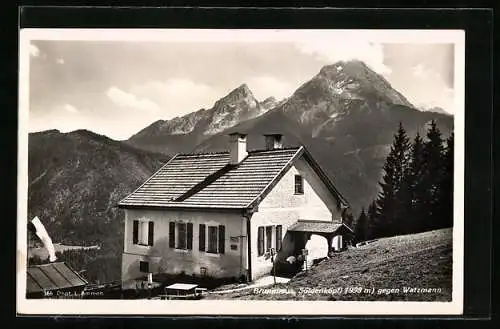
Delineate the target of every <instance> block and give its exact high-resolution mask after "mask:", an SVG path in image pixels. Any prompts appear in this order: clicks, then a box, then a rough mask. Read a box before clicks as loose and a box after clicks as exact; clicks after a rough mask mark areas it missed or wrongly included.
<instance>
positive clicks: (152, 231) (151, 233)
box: [148, 222, 155, 246]
mask: <svg viewBox="0 0 500 329" xmlns="http://www.w3.org/2000/svg"><path fill="white" fill-rule="evenodd" d="M148 225H149V227H148V246H152V245H153V242H154V236H155V222H149V224H148Z"/></svg>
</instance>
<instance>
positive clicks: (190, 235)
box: [186, 223, 193, 250]
mask: <svg viewBox="0 0 500 329" xmlns="http://www.w3.org/2000/svg"><path fill="white" fill-rule="evenodd" d="M186 249H188V250H191V249H193V223H187V246H186Z"/></svg>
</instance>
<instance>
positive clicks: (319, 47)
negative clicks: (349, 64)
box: [296, 38, 391, 75]
mask: <svg viewBox="0 0 500 329" xmlns="http://www.w3.org/2000/svg"><path fill="white" fill-rule="evenodd" d="M296 47H297V48H298V49H299V50H300V51H301V52H303V53H305V54H308V55H312V56H314V57H315V58H316V59H318V60H321V61H323V62H326V63H325V64H333V63H335V62H337V61H341V60H352V59H357V60H361V61H363V62H364V63H365V64H366V65H368V66H370V67H371V68H372V69H373V70H374V71H375V72H377V73H379V74H383V75H388V74H390V73H391V69H390V68H389V67H387V66H386V65H385V64H384V51H383V46H382V45H381V44H376V43H371V42H360V41H353V40H335V41H328V40H325V39H319V38H311V39H309V40H304V41H300V42H298V43H296Z"/></svg>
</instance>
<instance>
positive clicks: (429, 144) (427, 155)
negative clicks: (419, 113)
mask: <svg viewBox="0 0 500 329" xmlns="http://www.w3.org/2000/svg"><path fill="white" fill-rule="evenodd" d="M422 155H423V163H424V164H425V167H424V170H423V173H422V189H423V191H422V192H424V194H423V195H422V198H423V200H422V209H420V210H419V211H418V212H419V213H421V214H422V215H424V216H425V217H423V220H424V224H423V225H424V230H432V229H436V228H438V227H439V226H440V218H439V216H440V214H439V209H440V208H441V200H440V197H441V191H440V186H441V182H442V180H443V172H444V168H443V163H444V160H443V159H444V146H443V140H442V138H441V132H440V131H439V128H438V127H437V125H436V122H435V121H434V120H432V122H431V124H430V127H429V129H428V131H427V141H425V142H424V147H423V152H422Z"/></svg>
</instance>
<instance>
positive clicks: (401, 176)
mask: <svg viewBox="0 0 500 329" xmlns="http://www.w3.org/2000/svg"><path fill="white" fill-rule="evenodd" d="M453 144H454V136H453V133H452V134H451V135H450V137H448V138H447V139H445V140H444V139H443V138H442V135H441V132H440V131H439V129H438V127H437V125H436V122H435V121H432V122H431V124H430V126H429V128H428V130H427V134H426V136H425V138H422V136H420V134H418V133H417V135H416V136H415V138H414V139H413V140H410V138H409V137H408V136H407V134H406V131H405V129H404V127H403V125H402V124H401V123H400V125H399V129H398V131H397V133H396V134H395V135H394V140H393V143H392V145H391V149H390V152H389V155H388V156H387V158H386V161H385V164H384V167H383V176H382V179H381V181H380V182H379V185H380V192H379V195H378V197H377V198H376V199H375V200H374V201H373V202H372V203H371V204H370V205H368V207H367V211H365V209H364V208H363V209H362V210H361V213H360V215H359V217H358V219H357V221H356V225H355V240H356V242H360V241H365V240H370V239H374V238H379V237H388V236H394V235H400V234H409V233H418V232H423V231H429V230H434V229H439V228H445V227H451V226H453V154H454V153H453V152H454V150H453Z"/></svg>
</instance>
